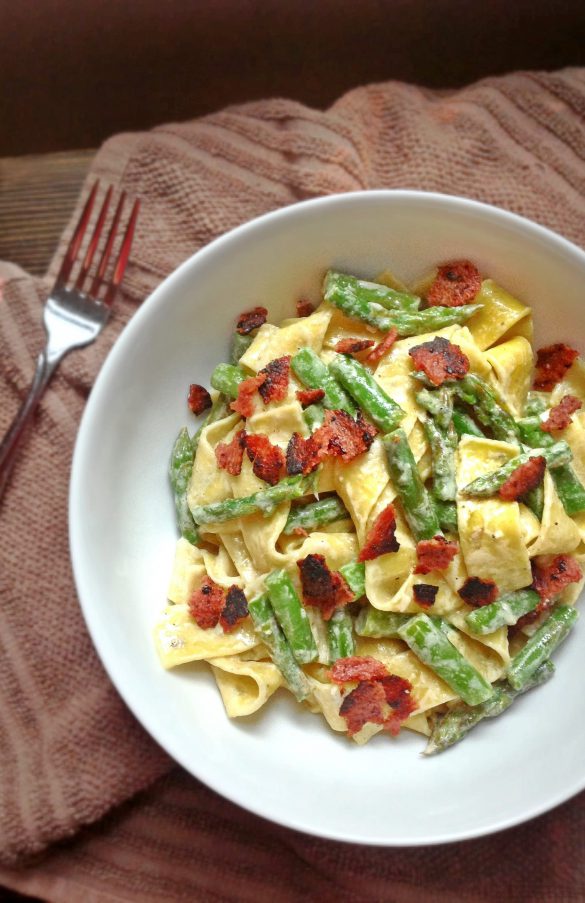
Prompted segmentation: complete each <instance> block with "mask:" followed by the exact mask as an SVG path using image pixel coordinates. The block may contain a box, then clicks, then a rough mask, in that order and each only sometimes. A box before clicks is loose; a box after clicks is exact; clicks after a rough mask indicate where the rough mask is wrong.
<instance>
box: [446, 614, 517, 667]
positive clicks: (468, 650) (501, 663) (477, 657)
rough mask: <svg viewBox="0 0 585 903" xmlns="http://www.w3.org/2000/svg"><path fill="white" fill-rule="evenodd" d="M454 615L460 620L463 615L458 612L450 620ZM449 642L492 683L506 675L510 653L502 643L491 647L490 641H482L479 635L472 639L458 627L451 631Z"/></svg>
mask: <svg viewBox="0 0 585 903" xmlns="http://www.w3.org/2000/svg"><path fill="white" fill-rule="evenodd" d="M452 617H453V618H454V619H455V620H458V619H459V618H460V617H461V616H460V613H459V612H456V613H455V614H454V615H453V616H450V617H449V619H448V620H451V618H452ZM449 642H450V643H452V644H453V645H454V646H455V648H456V649H458V650H459V652H460V653H461V655H462V656H463V657H464V658H466V659H467V661H468V662H469V663H470V664H471V665H473V667H474V668H475V670H476V671H479V673H480V674H481V675H482V677H485V679H486V680H487V681H489V682H490V683H493V682H494V681H495V680H499V679H500V678H501V677H504V674H505V671H506V665H507V663H508V661H509V654H508V652H507V650H505V651H504V649H503V644H502V643H500V644H499V648H498V649H497V650H496V649H494V648H492V647H490V645H489V643H485V642H481V641H480V638H479V637H474V638H473V639H472V637H471V636H468V635H467V634H466V633H462V632H461V631H460V630H456V629H453V630H451V631H450V632H449ZM496 645H497V641H496Z"/></svg>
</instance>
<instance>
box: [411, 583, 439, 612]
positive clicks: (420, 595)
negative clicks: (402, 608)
mask: <svg viewBox="0 0 585 903" xmlns="http://www.w3.org/2000/svg"><path fill="white" fill-rule="evenodd" d="M438 592H439V587H438V586H434V585H433V584H432V583H415V584H414V586H413V587H412V595H413V597H414V601H415V602H416V604H417V605H422V606H423V607H424V608H430V607H431V605H434V604H435V597H436V595H437V593H438Z"/></svg>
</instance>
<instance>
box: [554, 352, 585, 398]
mask: <svg viewBox="0 0 585 903" xmlns="http://www.w3.org/2000/svg"><path fill="white" fill-rule="evenodd" d="M565 395H575V396H576V397H577V398H578V399H579V400H580V401H582V402H584V403H585V362H584V361H583V360H582V359H581V358H577V360H576V361H575V362H574V363H573V365H572V366H571V367H569V369H568V370H567V372H566V373H565V375H564V377H563V379H562V380H561V381H560V382H558V383H557V384H556V386H555V387H554V389H553V390H552V392H551V405H555V404H558V403H559V401H560V400H561V399H562V398H564V396H565Z"/></svg>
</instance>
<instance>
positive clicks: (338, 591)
mask: <svg viewBox="0 0 585 903" xmlns="http://www.w3.org/2000/svg"><path fill="white" fill-rule="evenodd" d="M297 567H298V569H299V572H300V575H301V587H302V590H303V602H304V604H305V605H310V606H312V607H313V608H318V609H320V611H321V614H322V615H323V618H324V620H325V621H328V620H329V619H330V617H331V615H332V614H333V612H334V611H335V609H336V608H342V607H343V606H344V605H347V604H348V603H349V602H353V599H354V594H353V593H352V591H351V590H350V588H349V586H348V585H347V583H346V582H345V580H344V579H343V577H342V576H341V574H339V573H338V572H337V571H330V570H329V568H328V566H327V562H326V561H325V558H324V557H323V555H307V557H306V558H301V559H300V560H299V561H297Z"/></svg>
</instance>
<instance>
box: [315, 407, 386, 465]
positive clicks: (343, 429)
mask: <svg viewBox="0 0 585 903" xmlns="http://www.w3.org/2000/svg"><path fill="white" fill-rule="evenodd" d="M377 432H378V430H377V429H376V427H375V426H373V425H372V424H371V423H368V422H367V421H366V420H365V418H364V416H363V414H362V412H361V411H358V415H357V418H356V419H355V420H354V419H353V417H351V416H350V415H349V414H348V413H347V412H346V411H325V419H324V421H323V425H322V426H320V427H319V428H318V429H317V430H315V432H314V433H313V439H315V440H316V441H317V442H319V443H325V442H326V443H327V454H329V455H332V456H333V457H339V458H341V460H342V461H343V462H344V464H349V462H350V461H353V459H354V458H357V457H358V455H361V454H363V453H364V452H365V451H367V450H368V449H369V447H370V445H371V444H372V442H373V441H374V437H375V436H376V434H377Z"/></svg>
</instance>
